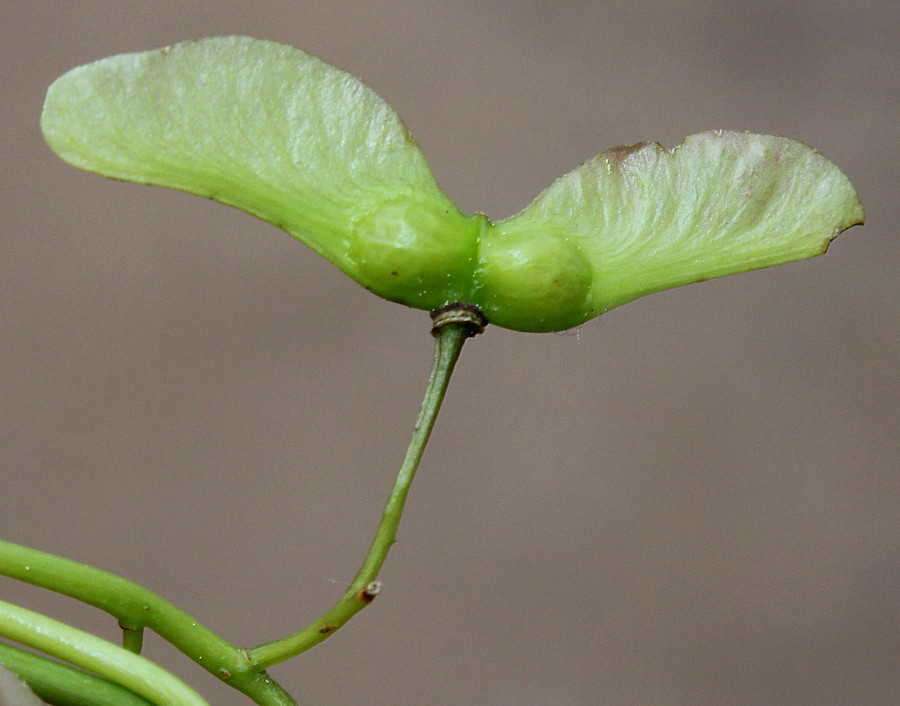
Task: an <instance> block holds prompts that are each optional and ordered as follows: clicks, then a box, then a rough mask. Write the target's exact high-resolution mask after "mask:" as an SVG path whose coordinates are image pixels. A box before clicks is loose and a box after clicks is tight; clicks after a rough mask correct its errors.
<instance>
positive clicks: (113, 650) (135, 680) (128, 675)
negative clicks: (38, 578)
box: [0, 601, 209, 706]
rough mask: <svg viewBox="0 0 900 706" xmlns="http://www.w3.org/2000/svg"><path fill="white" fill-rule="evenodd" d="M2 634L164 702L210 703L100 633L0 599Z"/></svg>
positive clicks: (173, 705)
mask: <svg viewBox="0 0 900 706" xmlns="http://www.w3.org/2000/svg"><path fill="white" fill-rule="evenodd" d="M0 634H2V635H3V636H4V637H6V638H9V639H10V640H15V641H16V642H18V643H20V644H22V645H27V646H28V647H32V648H34V649H36V650H40V651H41V652H44V653H45V654H49V655H52V656H54V657H58V658H59V659H62V660H65V661H66V662H69V663H70V664H74V665H76V666H78V667H81V668H82V669H87V670H90V671H92V672H94V673H95V674H98V675H100V676H101V677H104V678H105V679H109V680H110V681H113V682H115V683H117V684H121V685H122V686H124V687H125V688H126V689H128V690H130V691H133V692H134V693H136V694H139V695H140V696H143V697H144V698H145V699H147V700H148V701H150V702H151V703H153V704H159V706H209V704H208V703H207V702H206V701H205V700H204V699H203V698H202V697H201V696H200V695H199V694H198V693H197V692H196V691H194V690H193V689H191V688H190V687H189V686H188V685H187V684H185V683H184V682H183V681H181V680H180V679H179V678H178V677H176V676H175V675H174V674H171V673H169V672H167V671H166V670H165V669H163V668H162V667H158V666H157V665H155V664H154V663H153V662H151V661H150V660H147V659H144V658H143V657H139V656H138V655H136V654H133V653H131V652H128V651H127V650H124V649H122V648H121V647H119V646H118V645H114V644H112V643H111V642H107V641H106V640H103V639H101V638H99V637H97V636H96V635H91V634H90V633H87V632H84V631H83V630H79V629H77V628H73V627H72V626H71V625H66V624H65V623H61V622H59V621H58V620H53V618H48V617H47V616H45V615H41V614H40V613H35V612H34V611H31V610H27V609H26V608H21V607H19V606H15V605H12V604H11V603H6V602H4V601H0Z"/></svg>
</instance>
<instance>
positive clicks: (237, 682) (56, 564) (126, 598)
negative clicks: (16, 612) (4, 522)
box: [0, 540, 296, 706]
mask: <svg viewBox="0 0 900 706" xmlns="http://www.w3.org/2000/svg"><path fill="white" fill-rule="evenodd" d="M0 575H4V576H9V577H10V578H14V579H19V580H20V581H24V582H26V583H30V584H33V585H35V586H40V587H42V588H46V589H49V590H51V591H56V592H57V593H61V594H63V595H66V596H69V597H71V598H75V599H77V600H80V601H83V602H84V603H87V604H88V605H92V606H94V607H95V608H99V609H100V610H103V611H106V612H107V613H109V614H110V615H112V616H114V617H115V618H116V619H118V621H119V624H120V625H121V626H122V628H123V629H124V630H125V631H126V633H127V632H132V633H138V632H140V631H141V630H142V628H144V627H148V628H150V629H151V630H153V631H154V632H155V633H157V634H158V635H159V636H160V637H162V638H163V639H165V640H167V641H168V642H170V643H171V644H172V645H174V646H175V647H177V648H178V649H179V650H181V651H182V652H183V653H184V654H186V655H187V656H188V657H190V658H191V659H192V660H194V661H195V662H196V663H197V664H199V665H200V666H201V667H203V668H204V669H206V670H207V671H208V672H210V673H211V674H213V675H214V676H216V677H217V678H219V679H221V680H222V681H224V682H225V683H227V684H228V685H229V686H232V687H234V688H235V689H237V690H238V691H241V692H243V693H244V694H246V695H247V696H249V697H250V698H251V699H253V701H255V702H256V703H257V704H263V705H265V706H294V704H295V703H296V702H295V701H294V700H293V699H292V698H291V697H290V696H289V695H288V694H287V692H286V691H284V690H283V689H282V688H281V687H280V686H279V685H278V684H277V683H276V682H275V681H273V680H272V679H271V678H270V677H269V676H268V675H266V673H265V672H264V671H263V669H264V668H263V667H259V666H258V665H256V664H254V663H253V662H251V661H250V660H249V659H248V657H247V654H246V652H245V651H244V650H242V649H240V648H238V647H235V646H234V645H232V644H230V643H229V642H227V641H226V640H224V639H223V638H221V637H219V636H218V635H217V634H216V633H214V632H213V631H212V630H210V629H209V628H207V627H206V626H205V625H203V624H202V623H200V622H199V621H197V620H196V619H194V618H192V617H191V616H190V615H189V614H188V613H186V612H185V611H183V610H181V609H180V608H178V607H176V606H174V605H172V604H171V603H169V602H168V601H166V600H165V599H163V598H161V597H160V596H158V595H157V594H155V593H153V592H152V591H150V590H148V589H146V588H144V587H143V586H141V585H139V584H136V583H134V582H133V581H129V580H128V579H124V578H122V577H121V576H117V575H115V574H111V573H109V572H108V571H103V570H102V569H97V568H94V567H93V566H88V565H86V564H81V563H79V562H77V561H72V560H71V559H66V558H63V557H59V556H55V555H53V554H47V553H45V552H41V551H38V550H36V549H30V548H29V547H23V546H20V545H18V544H13V543H11V542H5V541H3V540H0ZM123 642H124V643H125V644H126V646H127V647H129V648H130V649H132V650H134V649H135V647H136V646H137V645H136V643H137V639H136V636H131V637H125V638H124V639H123Z"/></svg>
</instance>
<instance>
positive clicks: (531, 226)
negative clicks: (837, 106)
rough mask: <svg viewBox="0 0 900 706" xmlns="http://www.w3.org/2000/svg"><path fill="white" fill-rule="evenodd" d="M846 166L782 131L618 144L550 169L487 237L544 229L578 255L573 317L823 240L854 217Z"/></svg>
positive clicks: (810, 250) (856, 207)
mask: <svg viewBox="0 0 900 706" xmlns="http://www.w3.org/2000/svg"><path fill="white" fill-rule="evenodd" d="M862 220H863V209H862V206H861V204H860V202H859V200H858V198H857V196H856V192H855V191H854V189H853V187H852V186H851V184H850V182H849V181H848V180H847V178H846V177H845V176H844V175H843V174H842V173H841V171H840V170H839V169H838V168H837V167H836V166H835V165H834V164H833V163H832V162H830V161H829V160H827V159H826V158H825V157H823V156H822V155H821V154H819V153H818V152H816V151H815V150H813V149H811V148H810V147H807V146H806V145H804V144H802V143H800V142H797V141H795V140H791V139H788V138H785V137H773V136H769V135H754V134H750V133H741V132H724V131H715V132H706V133H702V134H699V135H694V136H692V137H688V138H687V139H685V141H684V142H683V143H682V144H681V145H680V146H678V147H676V148H675V149H673V150H667V149H665V148H664V147H662V146H660V145H658V144H656V143H641V144H637V145H632V146H629V147H619V148H616V149H612V150H608V151H606V152H604V153H602V154H600V155H599V156H598V157H596V158H595V159H592V160H591V161H589V162H587V163H586V164H584V165H582V166H581V167H578V168H577V169H575V170H574V171H572V172H571V173H569V174H567V175H565V176H563V177H561V178H560V179H558V180H557V181H556V182H555V183H553V184H552V185H551V186H550V187H549V188H547V189H546V190H545V191H544V192H543V193H541V194H540V195H539V196H538V197H537V199H535V201H534V202H533V203H532V204H531V205H529V206H528V207H527V208H526V209H525V210H523V211H522V212H520V213H518V214H517V215H515V216H513V217H511V218H508V219H506V220H504V221H501V222H499V223H497V224H496V233H497V237H509V236H514V235H515V234H517V233H526V232H541V231H542V232H548V233H552V234H554V235H555V236H556V237H557V238H560V239H564V240H566V241H567V242H569V243H570V244H572V245H573V246H574V247H575V248H576V249H577V251H578V252H580V253H581V254H582V255H583V256H584V257H585V258H586V259H587V262H588V263H589V266H590V269H591V275H592V278H591V282H592V283H591V286H590V289H589V292H588V294H587V303H586V307H585V310H584V312H583V314H584V316H583V318H584V319H585V320H586V319H589V318H591V317H593V316H596V315H598V314H602V313H603V312H605V311H608V310H609V309H612V308H613V307H616V306H619V305H621V304H625V303H626V302H629V301H631V300H632V299H635V298H637V297H640V296H643V295H645V294H650V293H652V292H657V291H659V290H662V289H668V288H670V287H676V286H679V285H682V284H690V283H692V282H700V281H703V280H707V279H712V278H713V277H722V276H724V275H729V274H733V273H736V272H744V271H746V270H752V269H756V268H760V267H768V266H770V265H778V264H781V263H784V262H790V261H792V260H799V259H803V258H807V257H812V256H813V255H820V254H822V253H824V252H825V250H826V249H827V247H828V244H829V243H830V242H831V240H832V239H833V238H834V237H835V236H836V235H837V234H838V233H840V232H841V231H842V230H845V229H846V228H849V227H850V226H852V225H856V224H858V223H862Z"/></svg>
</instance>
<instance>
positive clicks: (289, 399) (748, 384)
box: [0, 0, 900, 706]
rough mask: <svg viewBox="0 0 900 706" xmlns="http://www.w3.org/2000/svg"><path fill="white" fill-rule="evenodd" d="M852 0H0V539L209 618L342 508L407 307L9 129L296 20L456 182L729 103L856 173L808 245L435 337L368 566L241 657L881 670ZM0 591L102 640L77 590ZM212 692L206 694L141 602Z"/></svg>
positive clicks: (390, 397)
mask: <svg viewBox="0 0 900 706" xmlns="http://www.w3.org/2000/svg"><path fill="white" fill-rule="evenodd" d="M898 19H900V11H898V6H897V5H896V3H894V2H889V1H885V2H836V1H834V0H816V1H815V2H813V1H810V2H792V1H791V0H770V1H768V2H747V1H745V0H740V1H738V0H734V1H728V2H712V1H704V0H679V1H673V2H643V1H640V0H628V1H627V2H626V1H619V0H616V1H614V2H581V3H565V2H559V1H558V0H556V1H554V2H549V1H543V0H532V1H531V2H512V1H510V0H478V2H475V1H474V0H459V1H456V2H454V1H451V0H445V1H444V2H440V1H439V0H426V1H425V2H403V1H400V0H395V1H392V2H362V1H356V2H349V1H345V0H332V1H329V2H325V3H313V2H261V1H259V0H256V1H255V2H252V3H251V2H240V1H237V0H224V1H220V2H215V3H212V2H208V3H191V2H188V3H185V2H183V1H179V2H174V1H166V2H144V1H142V2H136V1H123V0H115V1H114V2H113V1H109V2H101V1H99V0H85V1H83V2H65V3H64V2H53V1H50V0H33V1H32V2H27V3H26V2H11V1H7V0H4V1H3V2H2V3H0V32H2V41H3V62H2V63H0V78H2V89H0V90H2V101H0V117H2V120H0V131H2V151H3V153H2V165H3V176H2V184H0V188H2V199H0V204H2V205H0V208H2V228H3V233H2V237H0V327H2V328H0V331H2V339H0V366H2V367H0V387H2V393H0V434H2V442H0V459H2V466H0V468H2V470H0V497H2V501H3V505H2V507H3V509H2V514H0V536H2V537H3V538H5V539H8V540H11V541H16V542H20V543H26V544H29V545H33V546H35V547H38V548H40V549H44V550H47V551H52V552H55V553H59V554H62V555H65V556H68V557H72V558H75V559H79V560H82V561H85V562H88V563H91V564H94V565H97V566H100V567H103V568H106V569H110V570H113V571H116V572H117V573H120V574H122V575H124V576H127V577H129V578H132V579H135V580H137V581H139V582H141V583H144V584H146V585H147V586H148V587H150V588H152V589H154V590H156V591H158V592H159V593H161V594H162V595H163V596H165V597H167V598H169V599H171V600H173V601H174V602H176V603H178V604H179V605H181V606H182V607H184V608H185V609H187V610H188V611H190V612H192V613H193V614H195V615H196V616H197V617H198V618H199V619H201V620H203V621H206V622H207V623H208V624H209V625H210V626H211V627H213V628H214V629H217V630H219V631H220V632H221V633H222V634H224V636H226V637H228V638H229V639H232V640H233V641H235V642H237V643H241V644H245V643H249V644H255V643H258V642H262V641H266V640H269V639H274V638H275V637H279V636H281V635H282V634H284V633H286V632H288V631H291V630H293V629H297V628H299V627H302V626H303V625H305V624H306V623H307V622H308V621H311V620H312V619H314V618H315V617H317V616H318V615H319V614H320V613H321V612H322V611H323V610H324V609H325V608H326V607H327V606H329V605H330V603H331V602H332V601H333V600H334V599H335V598H336V597H337V596H338V595H339V594H340V593H341V591H342V590H343V587H344V585H345V583H346V582H347V581H349V579H350V578H351V577H352V575H353V574H354V572H355V570H356V568H357V565H358V563H359V561H360V559H361V558H362V555H363V553H364V551H365V548H366V547H367V546H368V542H369V540H370V537H371V534H372V532H373V531H374V528H375V524H376V521H377V518H378V516H379V513H380V511H381V506H382V503H383V500H384V498H385V496H386V494H387V492H388V489H389V487H390V484H391V483H392V481H393V476H394V472H395V469H396V466H397V465H398V463H399V460H400V459H401V457H402V453H403V449H404V448H405V444H406V441H407V437H408V433H409V432H410V429H411V427H412V423H413V420H414V417H415V414H416V411H417V408H418V405H419V399H420V397H419V396H420V393H421V391H422V388H423V386H424V382H425V378H426V376H427V372H428V367H429V365H430V357H431V339H430V337H429V336H428V317H427V315H426V314H424V313H423V312H418V311H413V310H407V309H404V308H402V307H399V306H396V305H393V304H388V303H386V302H383V301H381V300H379V299H377V298H376V297H373V296H371V295H369V294H368V293H367V292H365V291H364V290H363V289H362V288H360V287H359V286H357V285H356V284H354V283H353V282H352V281H350V280H349V279H348V278H346V277H345V276H343V275H342V274H340V273H339V272H337V271H336V270H335V269H334V268H332V267H331V266H330V265H328V264H327V263H326V262H325V261H324V260H321V259H319V258H317V257H315V256H313V255H312V253H311V252H309V251H307V250H306V249H305V248H304V247H302V246H300V245H298V244H297V243H296V242H295V241H293V240H292V239H291V238H289V237H288V236H286V235H284V234H283V233H281V232H280V231H278V230H276V229H274V228H272V227H271V226H268V225H266V224H264V223H261V222H257V221H255V220H254V219H252V218H250V217H249V216H246V215H245V214H242V213H240V212H238V211H235V210H232V209H229V208H226V207H224V206H221V205H219V204H215V203H211V202H208V201H205V200H202V199H197V198H195V197H191V196H188V195H185V194H180V193H176V192H170V191H166V190H162V189H150V188H146V187H140V186H136V185H130V184H123V183H117V182H112V181H107V180H104V179H101V178H100V177H97V176H94V175H90V174H87V173H84V172H79V171H77V170H75V169H72V168H71V167H68V166H66V165H64V164H63V163H62V162H61V161H59V160H58V159H57V158H56V157H54V156H53V155H52V154H51V153H50V151H49V150H48V149H47V148H46V147H45V146H44V144H43V142H42V139H41V136H40V134H39V131H38V116H39V113H40V109H41V103H42V100H43V95H44V91H45V90H46V87H47V86H48V85H49V84H50V82H51V81H52V80H53V79H54V78H56V77H57V76H58V75H60V74H62V73H63V72H64V71H66V70H68V69H69V68H72V67H74V66H76V65H78V64H82V63H86V62H88V61H92V60H95V59H99V58H102V57H105V56H108V55H111V54H117V53H121V52H126V51H136V50H143V49H152V48H157V47H160V46H163V45H166V44H171V43H173V42H176V41H180V40H184V39H189V38H197V37H203V36H210V35H217V34H249V35H254V36H258V37H265V38H270V39H275V40H279V41H282V42H285V43H290V44H293V45H296V46H299V47H302V48H303V49H305V50H306V51H308V52H310V53H312V54H315V55H317V56H320V57H322V58H324V59H326V60H328V61H330V62H332V63H334V64H337V65H338V66H340V67H342V68H345V69H347V70H350V71H352V72H354V73H356V74H357V75H359V76H361V77H362V78H363V79H364V80H365V81H366V82H367V83H368V84H369V85H371V86H372V87H373V88H375V89H376V90H377V91H378V92H379V93H380V94H381V95H382V96H383V97H384V98H385V99H387V100H388V102H390V103H391V104H392V105H393V106H394V107H395V108H396V109H397V110H398V112H399V113H400V114H401V116H403V118H404V120H405V121H406V122H407V124H408V125H409V126H410V128H411V129H412V131H413V132H414V133H415V134H416V136H417V137H418V138H419V140H420V142H421V143H422V145H423V148H424V149H425V152H426V154H427V155H428V157H429V160H430V162H431V164H432V166H433V168H434V170H435V172H436V174H437V175H438V179H439V181H440V182H441V184H442V186H443V187H444V189H445V190H446V191H447V192H448V193H449V194H450V195H451V196H452V197H453V198H455V199H456V200H457V201H458V202H459V203H460V205H461V206H462V207H463V208H464V209H467V210H470V211H474V210H480V211H484V212H486V213H488V214H490V215H491V216H493V217H502V216H506V215H509V214H511V213H513V212H515V211H517V210H518V209H520V208H522V207H524V206H525V205H526V204H527V203H528V202H529V201H530V200H531V199H532V198H533V197H534V196H535V195H536V194H537V193H538V191H539V190H540V189H542V188H543V187H545V186H546V185H548V184H549V183H550V182H551V181H552V180H553V179H554V178H556V177H557V176H559V175H561V174H563V173H564V172H566V171H568V170H569V169H571V168H573V167H574V166H576V165H577V164H579V163H580V162H581V161H583V160H585V159H587V158H589V157H591V156H593V155H595V154H596V153H598V152H599V151H601V150H602V149H604V148H606V147H610V146H614V145H618V144H624V143H631V142H636V141H640V140H647V139H655V140H659V141H661V142H662V143H663V144H666V145H668V146H672V145H675V144H677V143H678V142H679V141H680V140H681V139H682V138H683V137H684V136H685V135H688V134H692V133H696V132H700V131H703V130H707V129H711V128H719V127H722V128H733V129H742V130H752V131H757V132H766V133H774V134H783V135H789V136H792V137H796V138H798V139H801V140H803V141H805V142H807V143H809V144H811V145H813V146H815V147H817V148H818V149H820V150H821V151H823V152H824V153H825V154H826V155H828V156H829V157H831V158H832V159H833V160H834V161H836V162H837V163H838V164H839V165H840V166H841V167H842V169H843V170H844V171H845V172H846V173H847V174H848V176H849V177H850V178H851V179H852V181H853V182H854V183H855V184H856V186H857V188H858V190H859V192H860V195H861V197H862V199H863V202H864V203H865V205H866V208H867V215H868V222H869V225H867V226H866V227H865V228H862V229H860V228H856V229H853V230H851V231H850V232H848V233H847V234H845V235H844V236H843V237H841V238H839V239H838V240H837V241H836V242H835V244H834V245H833V246H832V249H831V251H830V252H829V254H828V255H827V256H826V257H823V258H817V259H814V260H810V261H807V262H803V263H798V264H792V265H787V266H783V267H779V268H775V269H771V270H766V271H761V272H755V273H749V274H746V275H741V276H737V277H731V278H727V279H724V280H719V281H715V282H710V283H705V284H701V285H694V286H691V287H685V288H682V289H679V290H675V291H670V292H665V293H661V294H657V295H653V296H651V297H647V298H645V299H642V300H639V301H637V302H635V303H632V304H629V305H627V306H626V307H623V308H621V309H618V310H615V311H613V312H611V313H610V314H608V315H606V316H604V317H602V319H600V320H598V321H595V322H593V323H591V324H590V325H588V326H586V327H584V328H583V329H582V330H581V331H580V333H579V335H577V336H576V335H569V336H559V335H526V334H517V333H512V332H507V331H502V330H499V329H497V330H489V331H488V333H487V334H486V335H484V336H482V337H479V338H478V339H476V340H474V341H473V342H471V343H470V344H468V346H467V350H465V351H464V354H463V359H462V362H461V363H460V367H459V369H458V374H457V377H456V379H455V380H454V382H453V385H452V387H451V392H450V395H449V398H448V400H447V403H446V405H445V408H444V411H443V413H442V417H441V419H440V420H439V424H438V428H437V430H436V432H435V435H434V438H433V441H432V445H431V447H430V448H429V450H428V453H427V454H426V457H425V461H424V463H423V466H422V470H421V473H420V476H419V478H418V479H417V483H416V485H415V487H414V488H413V493H412V495H411V498H410V505H409V508H408V512H407V515H406V517H405V520H404V523H403V526H402V530H401V536H400V542H399V544H398V545H397V546H396V547H395V549H394V552H393V553H392V555H391V557H390V558H389V560H388V563H387V566H386V569H385V571H384V572H383V574H382V579H383V581H384V592H383V594H382V596H381V597H379V599H378V601H377V602H376V604H375V605H374V606H373V607H372V608H370V609H369V610H367V611H365V612H364V613H363V614H362V615H360V616H359V617H358V618H357V619H355V620H354V621H353V622H352V623H351V624H350V625H349V626H347V628H345V629H344V630H343V631H341V632H340V633H339V634H337V635H336V636H335V637H334V638H332V639H330V640H329V641H328V642H327V643H325V644H324V645H322V646H321V647H319V648H317V649H316V650H314V651H313V652H311V653H309V654H308V655H306V656H305V657H302V658H300V659H298V660H296V661H293V662H289V663H287V664H285V665H282V666H280V667H277V668H275V669H274V670H273V676H275V677H276V678H277V679H279V680H280V681H281V682H282V683H283V684H284V685H285V686H286V687H287V688H288V689H289V690H291V691H292V692H293V693H294V694H295V696H296V697H297V698H298V699H299V701H300V703H302V704H350V703H368V704H379V705H380V704H398V705H407V704H410V705H411V704H435V705H444V704H446V705H451V704H453V705H456V704H490V705H498V706H505V705H512V704H516V705H517V706H525V705H541V704H562V705H572V704H579V705H580V704H604V705H607V704H608V705H610V706H620V705H641V706H697V705H705V704H711V705H713V704H715V705H718V704H728V705H745V704H746V705H751V704H752V705H754V706H757V705H758V706H763V705H766V706H769V705H790V706H794V705H801V704H802V705H809V706H831V705H834V706H844V705H848V704H852V705H879V706H882V705H883V706H888V705H891V704H896V703H900V618H898V615H900V496H898V491H900V476H898V473H897V466H898V457H900V454H898V444H897V426H898V424H897V402H898V395H897V391H898V390H897V380H898V372H900V365H898V345H897V344H898V326H897V323H898V316H897V314H898V296H897V295H898V291H897V278H896V267H897V262H898V239H897V233H896V231H897V224H898V223H900V208H898V199H897V181H898V180H897V176H898V169H897V164H898V157H900V155H898V149H897V147H898V140H897V138H898V130H897V117H898V115H897V105H898V90H897V89H898V82H897V66H898V51H897V46H898V32H897V29H898ZM0 596H2V597H3V598H4V599H7V600H12V601H16V602H19V603H21V604H24V605H27V606H29V607H31V608H34V609H39V610H44V611H47V612H50V613H51V614H52V615H54V616H56V617H59V618H62V619H66V620H70V621H73V622H75V623H77V624H78V625H81V626H83V627H85V628H88V629H91V630H95V631H98V632H100V633H101V634H103V635H105V636H107V637H109V638H111V639H118V638H117V632H118V631H117V629H116V626H115V624H114V622H113V621H112V619H110V618H108V617H106V616H105V615H103V614H99V613H97V612H96V611H94V610H93V609H87V608H85V607H83V606H81V605H80V604H77V603H75V602H74V601H70V600H69V599H63V598H59V597H54V596H48V595H46V594H44V593H43V592H41V591H39V590H37V589H34V588H31V587H23V586H20V585H17V584H15V583H13V582H11V581H8V580H3V581H0ZM147 654H148V655H150V656H151V657H154V658H157V659H159V660H161V661H162V662H163V663H164V664H166V665H167V666H170V667H171V668H172V669H173V670H175V671H176V672H177V673H178V674H180V675H181V676H183V677H184V678H186V679H187V680H188V681H189V682H191V683H192V684H193V685H195V686H196V687H197V688H198V689H199V690H200V691H201V692H202V693H203V694H204V695H205V696H206V697H207V698H209V699H210V700H211V702H212V703H214V704H216V705H220V704H225V705H228V704H241V703H245V702H244V700H243V697H242V696H241V695H240V694H237V693H235V692H232V691H230V690H228V689H227V688H225V687H223V686H220V685H219V684H217V683H214V682H213V680H212V679H211V678H210V677H209V676H208V675H207V674H206V673H205V672H203V671H202V670H200V669H199V668H197V667H195V666H194V665H193V664H191V663H190V662H188V661H187V660H185V659H184V658H182V657H181V656H180V655H179V654H177V653H175V652H174V651H173V650H171V649H170V648H168V646H167V645H165V644H163V643H161V641H160V640H159V639H157V638H155V637H149V636H148V645H147Z"/></svg>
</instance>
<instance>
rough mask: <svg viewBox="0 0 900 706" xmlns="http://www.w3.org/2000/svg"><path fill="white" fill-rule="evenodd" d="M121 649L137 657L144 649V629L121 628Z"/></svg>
mask: <svg viewBox="0 0 900 706" xmlns="http://www.w3.org/2000/svg"><path fill="white" fill-rule="evenodd" d="M122 647H124V648H125V649H126V650H128V651H129V652H134V654H136V655H139V654H140V653H141V649H143V647H144V628H122Z"/></svg>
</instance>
